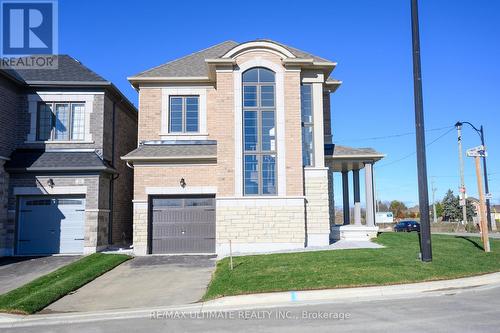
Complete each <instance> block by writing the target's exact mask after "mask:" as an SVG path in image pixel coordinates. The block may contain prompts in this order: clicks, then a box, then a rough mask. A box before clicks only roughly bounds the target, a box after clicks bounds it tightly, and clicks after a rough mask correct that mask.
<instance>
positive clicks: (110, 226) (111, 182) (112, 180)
mask: <svg viewBox="0 0 500 333" xmlns="http://www.w3.org/2000/svg"><path fill="white" fill-rule="evenodd" d="M115 123H116V102H114V101H113V120H112V123H111V124H112V127H113V131H112V136H111V166H112V167H113V168H114V167H115ZM118 177H119V175H117V176H116V178H115V175H111V177H110V178H109V205H108V207H109V220H108V245H111V244H112V243H113V192H114V187H115V186H114V185H115V179H117V178H118Z"/></svg>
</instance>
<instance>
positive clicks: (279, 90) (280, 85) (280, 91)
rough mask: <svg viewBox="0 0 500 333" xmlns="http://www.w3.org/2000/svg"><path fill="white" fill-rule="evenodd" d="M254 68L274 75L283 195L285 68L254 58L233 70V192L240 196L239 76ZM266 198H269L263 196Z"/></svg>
mask: <svg viewBox="0 0 500 333" xmlns="http://www.w3.org/2000/svg"><path fill="white" fill-rule="evenodd" d="M253 67H265V68H268V69H270V70H272V71H273V72H275V73H276V77H275V78H276V84H275V85H276V140H277V145H276V155H277V158H276V160H277V162H276V164H277V168H276V169H277V173H278V175H277V177H276V180H277V183H278V184H276V185H277V186H276V189H277V195H278V196H284V195H285V194H286V167H285V149H286V148H285V89H284V82H285V69H284V68H283V67H282V66H280V65H278V64H275V63H274V62H271V61H269V60H265V59H262V58H255V59H252V60H249V61H247V62H244V63H243V64H239V65H238V69H237V70H235V71H234V137H235V149H234V160H235V164H234V193H235V196H237V197H238V196H243V109H242V107H243V100H242V99H243V97H242V74H243V72H244V71H246V70H247V69H250V68H253ZM265 197H270V196H268V195H266V196H265Z"/></svg>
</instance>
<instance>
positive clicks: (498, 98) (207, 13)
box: [59, 0, 500, 205]
mask: <svg viewBox="0 0 500 333" xmlns="http://www.w3.org/2000/svg"><path fill="white" fill-rule="evenodd" d="M308 4H309V3H307V2H304V1H290V0H289V1H269V0H268V1H255V0H254V1H250V2H237V1H217V5H215V2H210V1H152V0H151V1H131V0H127V1H118V0H115V1H102V0H101V1H97V0H92V1H89V0H86V1H71V0H60V1H59V50H60V53H67V54H70V55H72V56H74V57H75V58H77V59H79V60H80V61H82V62H83V63H84V64H85V65H87V66H88V67H90V68H91V69H93V70H95V71H96V72H98V73H99V74H101V75H102V76H104V77H105V78H106V79H108V80H111V81H113V82H114V83H115V84H116V85H117V86H118V87H119V88H120V89H121V90H122V91H123V92H124V93H125V95H126V96H128V97H129V98H130V100H132V101H133V102H134V103H135V104H137V93H136V92H135V91H134V90H133V89H132V88H131V87H130V85H129V84H128V82H127V80H126V77H127V76H131V75H133V74H136V73H137V72H140V71H142V70H145V69H148V68H150V67H153V66H156V65H159V64H161V63H164V62H167V61H170V60H173V59H175V58H178V57H181V56H184V55H186V54H189V53H192V52H195V51H197V50H199V49H203V48H206V47H209V46H211V45H213V44H216V43H219V42H222V41H224V40H228V39H232V40H235V41H239V42H243V41H247V40H252V39H255V38H270V39H274V40H277V41H280V42H282V43H285V44H288V45H291V46H295V47H297V48H300V49H303V50H305V51H309V52H311V53H314V54H317V55H319V56H322V57H324V58H327V59H331V60H333V61H337V62H338V66H337V68H336V69H335V72H334V74H335V77H336V78H338V79H340V80H342V81H343V82H344V83H343V85H342V86H341V87H340V88H339V89H338V91H337V92H336V93H335V94H333V95H332V119H333V120H332V123H333V131H334V141H336V142H338V143H339V144H344V145H349V146H358V147H365V146H370V147H373V148H375V149H377V150H378V151H380V152H383V153H385V154H387V157H386V158H385V159H384V160H383V161H381V162H379V163H378V165H377V166H376V176H377V192H378V197H379V198H380V199H381V200H391V199H399V200H403V201H405V202H406V203H407V204H409V205H414V204H415V203H416V202H417V200H418V199H417V197H418V192H417V175H416V174H417V173H416V157H415V155H411V156H409V157H407V158H405V159H402V158H403V157H405V156H408V155H409V154H411V153H413V152H414V151H415V137H414V134H408V135H401V134H405V133H412V132H413V131H414V109H413V81H412V58H411V26H410V1H409V0H384V1H371V0H358V1H356V0H343V1H340V0H329V1H316V2H314V4H313V3H310V5H308ZM308 6H310V7H311V8H310V9H308ZM420 26H421V31H420V33H421V49H422V73H423V89H424V112H425V121H426V123H425V126H426V128H427V129H429V130H431V131H428V132H427V137H426V139H427V142H428V143H429V142H431V141H433V140H434V139H436V138H438V137H440V136H441V138H440V139H439V140H437V141H436V142H435V143H433V144H432V145H430V146H428V148H427V162H428V164H427V167H428V175H429V182H430V180H431V177H432V176H434V177H435V178H434V179H435V184H436V187H437V191H436V197H437V198H441V197H442V196H443V195H444V193H445V192H446V190H447V189H449V188H451V189H453V190H454V191H455V193H456V192H457V188H458V184H459V180H458V157H457V146H456V131H455V130H451V131H449V129H451V128H452V126H453V124H454V123H455V122H456V121H457V120H462V121H470V122H472V123H474V124H477V125H478V126H479V125H480V124H483V125H484V126H485V133H486V143H487V147H488V150H489V157H488V165H489V172H490V177H489V178H490V192H491V193H492V194H493V196H494V200H493V202H494V203H497V204H498V203H500V125H499V124H500V122H499V120H500V119H499V114H500V89H499V88H500V87H499V82H500V81H499V78H500V65H499V61H498V59H500V37H499V36H500V1H495V0H489V1H488V0H475V1H474V0H460V1H456V0H440V1H435V0H421V1H420ZM434 129H437V130H434ZM448 131H449V132H448ZM447 132H448V133H447ZM392 135H401V136H397V137H392V138H385V139H367V138H373V137H381V136H392ZM463 137H464V147H465V148H468V147H472V146H475V145H478V144H479V139H478V137H477V135H476V133H475V132H473V131H472V130H471V129H470V128H465V130H464V135H463ZM465 174H466V186H467V190H468V192H469V194H470V195H473V196H477V187H476V181H475V174H474V164H473V160H472V159H471V158H466V160H465ZM339 178H340V177H337V179H336V181H335V185H336V190H335V192H336V193H335V194H336V198H341V194H340V193H341V192H340V191H339V189H340V181H339ZM429 194H430V193H429ZM338 202H340V201H338Z"/></svg>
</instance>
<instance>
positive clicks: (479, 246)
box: [455, 236, 484, 251]
mask: <svg viewBox="0 0 500 333" xmlns="http://www.w3.org/2000/svg"><path fill="white" fill-rule="evenodd" d="M455 238H462V239H465V240H466V241H468V242H469V243H472V244H473V245H474V246H475V247H476V248H478V249H480V250H481V251H484V248H483V246H482V245H480V244H479V243H478V242H476V241H475V240H472V239H470V238H469V237H466V236H455Z"/></svg>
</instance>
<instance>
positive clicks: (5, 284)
mask: <svg viewBox="0 0 500 333" xmlns="http://www.w3.org/2000/svg"><path fill="white" fill-rule="evenodd" d="M80 258H81V256H49V257H2V258H0V281H1V283H0V294H3V293H6V292H8V291H10V290H12V289H16V288H18V287H20V286H22V285H23V284H26V283H28V282H30V281H32V280H34V279H36V278H37V277H40V276H42V275H45V274H48V273H50V272H52V271H55V270H56V269H58V268H60V267H62V266H65V265H67V264H70V263H72V262H73V261H76V260H78V259H80Z"/></svg>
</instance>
